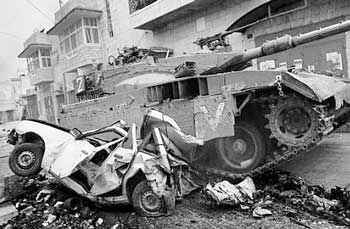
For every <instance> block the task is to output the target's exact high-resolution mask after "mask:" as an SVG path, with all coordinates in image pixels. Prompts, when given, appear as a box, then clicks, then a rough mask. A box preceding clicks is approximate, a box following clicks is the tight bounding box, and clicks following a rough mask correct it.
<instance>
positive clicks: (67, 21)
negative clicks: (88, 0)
mask: <svg viewBox="0 0 350 229" xmlns="http://www.w3.org/2000/svg"><path fill="white" fill-rule="evenodd" d="M101 15H102V11H101V10H93V9H86V8H74V9H72V10H71V11H69V13H68V14H67V15H66V16H64V17H63V18H62V19H61V20H60V21H59V22H57V23H56V24H55V25H54V26H53V27H52V28H51V29H50V30H49V31H48V32H47V34H49V35H59V34H62V33H63V30H64V29H66V28H67V27H68V26H70V25H71V24H72V23H74V22H76V21H77V20H78V19H80V18H82V17H89V18H97V17H100V16H101Z"/></svg>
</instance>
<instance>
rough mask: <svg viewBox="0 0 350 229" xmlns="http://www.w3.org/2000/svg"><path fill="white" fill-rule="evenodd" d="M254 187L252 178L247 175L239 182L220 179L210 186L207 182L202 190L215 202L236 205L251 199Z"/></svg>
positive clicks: (254, 190)
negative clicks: (234, 182)
mask: <svg viewBox="0 0 350 229" xmlns="http://www.w3.org/2000/svg"><path fill="white" fill-rule="evenodd" d="M255 192H256V188H255V185H254V182H253V179H252V178H250V177H247V178H246V179H245V180H243V181H242V182H241V183H239V184H237V185H233V184H231V183H230V182H228V181H222V182H220V183H217V184H215V185H214V186H212V185H211V184H208V185H207V186H206V188H205V189H204V190H203V193H204V194H205V196H206V197H207V198H208V199H209V200H211V201H213V202H215V203H216V204H226V205H238V204H242V203H247V202H249V201H251V200H253V195H254V193H255Z"/></svg>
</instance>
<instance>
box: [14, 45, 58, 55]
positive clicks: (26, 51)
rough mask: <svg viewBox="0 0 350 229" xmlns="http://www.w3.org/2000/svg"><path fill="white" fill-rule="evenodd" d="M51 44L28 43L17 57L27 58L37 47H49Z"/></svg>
mask: <svg viewBox="0 0 350 229" xmlns="http://www.w3.org/2000/svg"><path fill="white" fill-rule="evenodd" d="M51 47H52V45H51V44H30V45H28V46H27V47H26V48H25V49H24V50H23V51H22V52H21V53H20V54H19V55H18V58H28V57H30V55H32V54H33V52H35V51H36V50H38V49H39V48H49V49H50V48H51Z"/></svg>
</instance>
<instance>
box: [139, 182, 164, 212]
mask: <svg viewBox="0 0 350 229" xmlns="http://www.w3.org/2000/svg"><path fill="white" fill-rule="evenodd" d="M132 204H133V206H134V209H135V211H136V212H137V213H138V214H139V215H141V216H148V217H157V216H161V215H163V214H164V208H165V202H164V198H161V197H158V196H157V194H156V193H154V192H153V190H152V187H151V186H150V185H149V184H148V181H147V180H143V181H141V182H140V183H138V184H137V185H136V187H135V189H134V191H133V193H132Z"/></svg>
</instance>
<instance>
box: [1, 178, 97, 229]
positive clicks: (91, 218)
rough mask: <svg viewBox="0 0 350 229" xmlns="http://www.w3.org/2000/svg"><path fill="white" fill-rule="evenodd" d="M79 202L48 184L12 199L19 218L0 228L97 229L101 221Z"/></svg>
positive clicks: (69, 194)
mask: <svg viewBox="0 0 350 229" xmlns="http://www.w3.org/2000/svg"><path fill="white" fill-rule="evenodd" d="M87 203H89V202H83V200H82V199H80V198H78V197H76V195H75V194H73V193H70V192H69V191H68V190H66V189H64V188H63V187H62V186H60V185H58V184H56V183H48V184H47V185H45V186H44V187H41V188H38V189H36V190H35V191H33V190H32V191H31V192H30V193H27V194H24V195H21V196H19V197H17V198H16V199H14V200H13V204H14V205H15V207H16V208H17V210H18V213H19V214H18V216H16V217H15V218H13V219H12V220H10V221H9V222H7V224H6V225H2V226H0V228H2V227H4V228H26V229H27V228H28V229H30V228H33V229H34V228H96V227H99V226H101V225H103V219H102V218H98V217H97V216H96V215H95V212H94V210H92V208H90V207H89V206H88V205H87Z"/></svg>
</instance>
